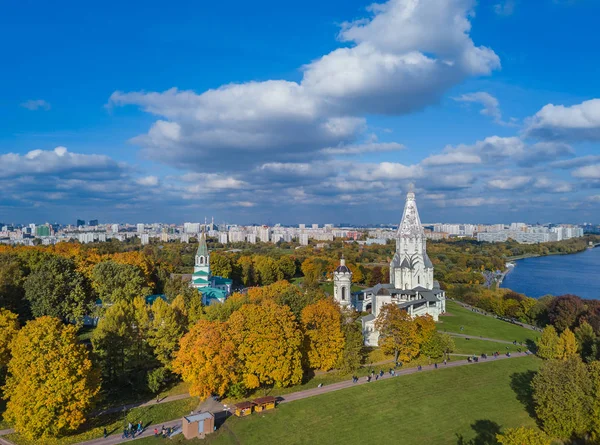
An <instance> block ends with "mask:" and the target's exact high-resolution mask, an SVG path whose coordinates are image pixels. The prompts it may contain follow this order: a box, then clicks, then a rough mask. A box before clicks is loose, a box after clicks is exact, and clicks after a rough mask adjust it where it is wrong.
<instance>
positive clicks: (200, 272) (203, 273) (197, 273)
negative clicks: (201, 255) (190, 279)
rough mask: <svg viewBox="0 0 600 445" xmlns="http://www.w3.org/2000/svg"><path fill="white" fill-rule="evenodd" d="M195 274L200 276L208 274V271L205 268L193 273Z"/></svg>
mask: <svg viewBox="0 0 600 445" xmlns="http://www.w3.org/2000/svg"><path fill="white" fill-rule="evenodd" d="M192 275H193V276H198V275H208V272H206V271H204V270H199V271H198V272H194V273H193V274H192Z"/></svg>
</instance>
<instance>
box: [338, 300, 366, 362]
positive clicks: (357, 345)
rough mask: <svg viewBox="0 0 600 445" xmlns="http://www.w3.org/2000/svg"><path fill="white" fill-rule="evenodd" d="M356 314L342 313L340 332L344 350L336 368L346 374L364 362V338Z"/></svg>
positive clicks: (351, 312) (350, 312) (345, 311)
mask: <svg viewBox="0 0 600 445" xmlns="http://www.w3.org/2000/svg"><path fill="white" fill-rule="evenodd" d="M357 317H358V313H356V312H354V311H349V310H343V311H342V319H343V321H344V322H343V323H342V332H343V333H344V349H343V350H342V353H341V354H340V359H339V362H338V365H337V368H338V369H339V370H340V371H342V372H344V373H346V374H348V373H350V372H354V371H356V370H357V369H358V368H360V366H361V364H362V362H363V360H364V355H365V354H364V338H363V334H362V327H361V325H360V323H359V322H357Z"/></svg>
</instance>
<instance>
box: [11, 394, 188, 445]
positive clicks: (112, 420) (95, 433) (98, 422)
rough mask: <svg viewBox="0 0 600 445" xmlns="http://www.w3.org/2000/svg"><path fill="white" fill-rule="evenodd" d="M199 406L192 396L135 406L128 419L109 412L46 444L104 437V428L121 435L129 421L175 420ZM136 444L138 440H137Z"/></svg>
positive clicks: (25, 444) (14, 438) (26, 444)
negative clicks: (142, 406)
mask: <svg viewBox="0 0 600 445" xmlns="http://www.w3.org/2000/svg"><path fill="white" fill-rule="evenodd" d="M197 406H198V399H197V398H196V397H190V398H188V399H184V400H177V401H175V402H167V403H161V404H159V405H152V406H149V407H145V408H134V409H131V410H129V411H127V413H126V420H124V419H123V413H116V414H109V415H105V416H101V417H96V418H93V419H90V421H89V422H88V424H87V425H85V426H84V427H83V428H82V429H85V431H83V432H81V433H79V434H73V435H71V436H67V437H63V438H61V439H55V440H53V439H45V440H44V442H43V443H44V445H68V444H74V443H79V442H82V441H86V440H91V439H95V438H98V437H102V433H103V430H104V428H106V429H107V431H108V432H109V434H117V435H119V436H120V435H121V433H122V432H123V428H124V427H125V425H126V424H127V422H131V423H132V424H136V423H137V422H138V421H140V420H141V421H142V422H143V424H144V425H151V424H156V423H160V422H165V421H167V420H173V419H174V418H177V417H178V416H183V415H185V414H188V413H189V412H190V411H192V410H194V409H196V407H197ZM6 439H8V440H10V441H11V442H13V443H15V444H17V445H34V444H40V443H41V442H40V441H35V440H34V441H28V440H26V439H24V438H23V437H21V436H19V435H18V434H11V435H9V436H6ZM135 443H136V444H137V443H138V442H135Z"/></svg>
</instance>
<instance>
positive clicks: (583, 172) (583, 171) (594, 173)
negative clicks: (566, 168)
mask: <svg viewBox="0 0 600 445" xmlns="http://www.w3.org/2000/svg"><path fill="white" fill-rule="evenodd" d="M572 174H573V176H575V177H576V178H581V179H600V164H592V165H586V166H584V167H579V168H577V169H575V170H574V171H573V173H572Z"/></svg>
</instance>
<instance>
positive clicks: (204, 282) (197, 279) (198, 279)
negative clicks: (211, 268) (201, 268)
mask: <svg viewBox="0 0 600 445" xmlns="http://www.w3.org/2000/svg"><path fill="white" fill-rule="evenodd" d="M192 282H193V283H194V284H208V283H209V281H208V280H205V279H204V278H194V279H193V280H192Z"/></svg>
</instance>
